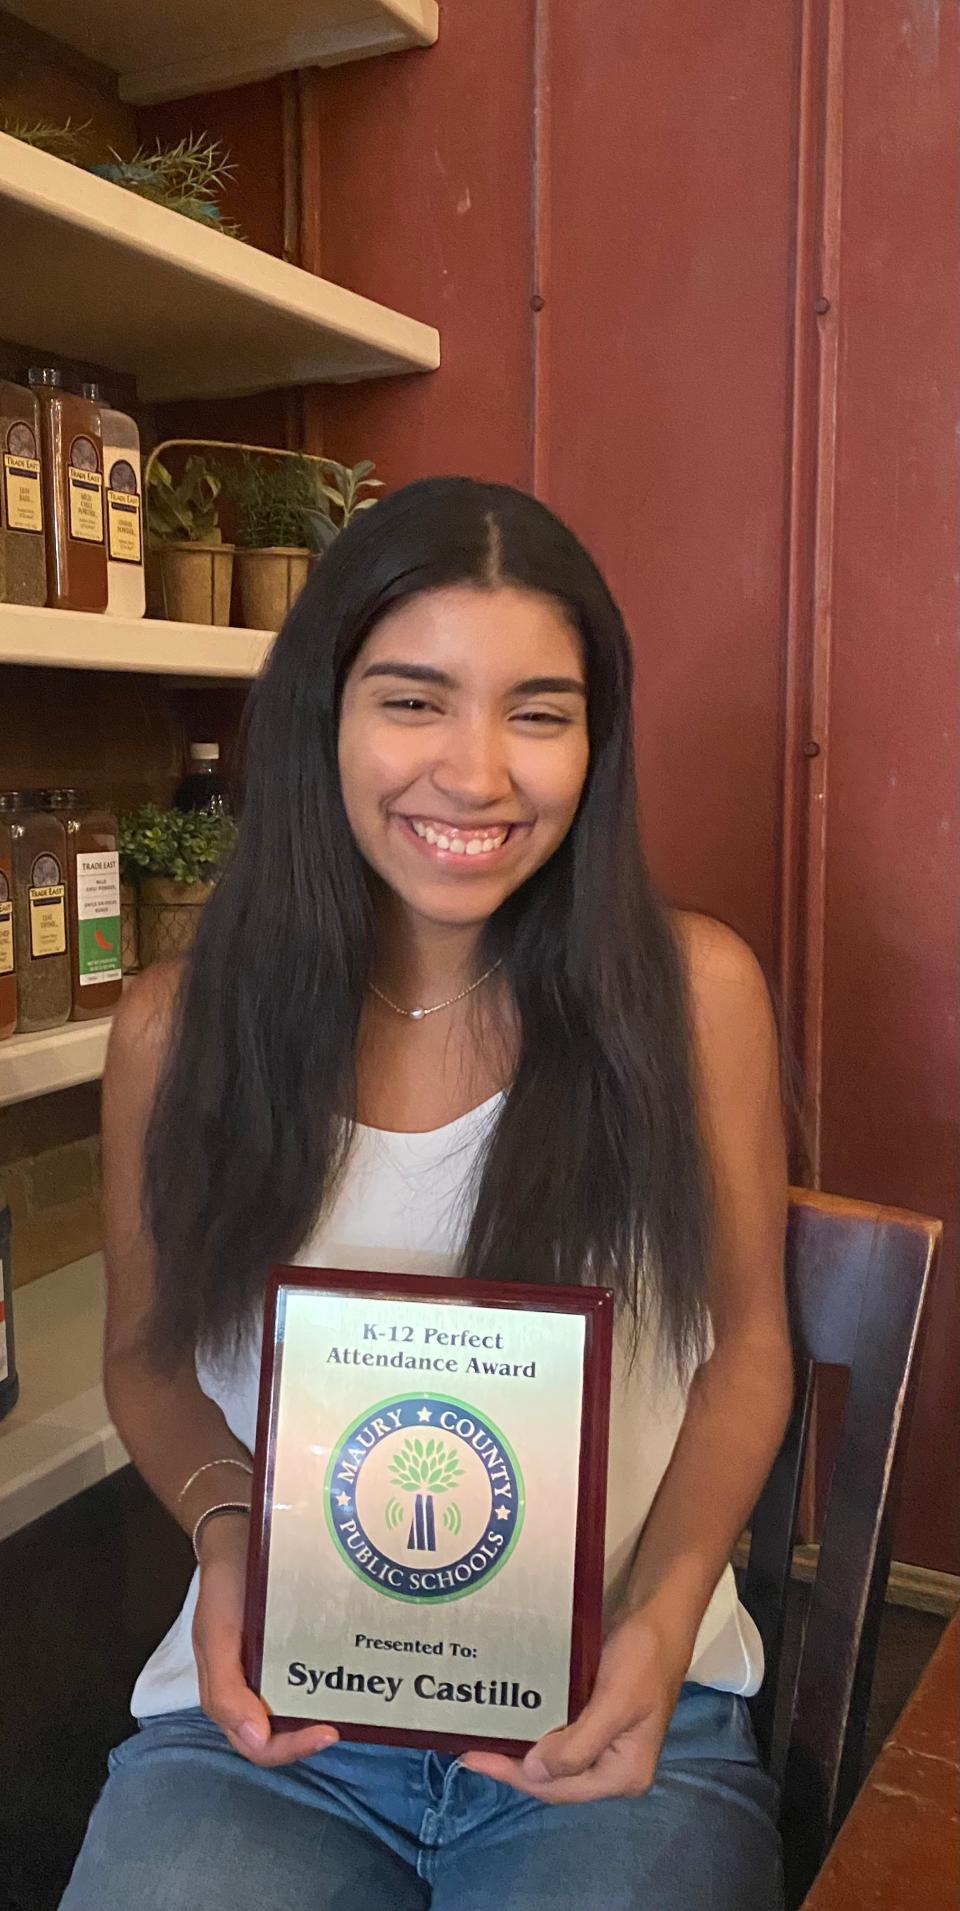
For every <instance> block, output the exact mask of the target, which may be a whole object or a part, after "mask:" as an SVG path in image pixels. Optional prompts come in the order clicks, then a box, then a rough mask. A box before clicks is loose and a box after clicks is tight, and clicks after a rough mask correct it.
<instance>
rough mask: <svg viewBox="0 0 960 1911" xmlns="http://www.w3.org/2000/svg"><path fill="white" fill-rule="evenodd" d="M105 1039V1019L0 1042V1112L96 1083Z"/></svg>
mask: <svg viewBox="0 0 960 1911" xmlns="http://www.w3.org/2000/svg"><path fill="white" fill-rule="evenodd" d="M109 1037H110V1018H109V1016H105V1017H104V1019H103V1021H102V1022H68V1023H67V1024H66V1026H65V1027H64V1028H54V1029H47V1030H46V1031H45V1033H44V1034H42V1035H11V1036H10V1038H9V1040H8V1041H6V1042H0V1108H8V1107H10V1105H11V1104H12V1103H13V1102H20V1101H35V1100H36V1098H37V1096H38V1095H52V1094H55V1093H56V1092H57V1090H58V1089H61V1088H75V1087H76V1086H77V1083H78V1082H95V1081H98V1080H99V1078H100V1076H101V1075H102V1074H103V1065H104V1062H105V1061H106V1057H107V1042H108V1040H109Z"/></svg>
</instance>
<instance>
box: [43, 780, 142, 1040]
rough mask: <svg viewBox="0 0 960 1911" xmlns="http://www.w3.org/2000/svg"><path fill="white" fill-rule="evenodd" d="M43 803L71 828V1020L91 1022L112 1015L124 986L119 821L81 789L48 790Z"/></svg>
mask: <svg viewBox="0 0 960 1911" xmlns="http://www.w3.org/2000/svg"><path fill="white" fill-rule="evenodd" d="M40 803H41V806H42V808H43V809H44V810H45V811H47V812H48V813H50V814H52V815H54V816H57V817H59V819H60V821H61V822H62V824H63V827H64V830H65V832H66V841H67V903H68V918H69V924H70V928H69V935H68V941H69V945H70V976H71V992H72V1002H73V1007H72V1019H73V1021H74V1022H92V1021H95V1020H96V1018H97V1017H98V1016H101V1015H110V1014H112V1012H113V1010H114V1009H115V1008H116V1006H117V1003H118V1002H119V1000H120V994H121V990H122V987H123V970H122V967H121V960H120V853H119V848H118V844H117V819H116V817H115V816H113V815H111V813H110V811H109V810H101V809H92V808H91V807H90V805H89V804H88V803H87V801H86V799H85V797H84V796H83V795H82V794H81V792H80V791H79V790H43V791H41V795H40Z"/></svg>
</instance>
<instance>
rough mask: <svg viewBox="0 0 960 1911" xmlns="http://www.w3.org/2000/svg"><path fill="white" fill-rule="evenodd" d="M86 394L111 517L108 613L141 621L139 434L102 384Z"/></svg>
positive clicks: (87, 389) (143, 597)
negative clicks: (96, 423) (96, 425)
mask: <svg viewBox="0 0 960 1911" xmlns="http://www.w3.org/2000/svg"><path fill="white" fill-rule="evenodd" d="M83 396H84V398H88V399H89V400H90V401H91V403H92V404H94V405H96V406H97V408H98V410H99V413H100V436H101V439H102V440H103V480H104V490H105V494H106V513H107V614H108V616H110V617H142V616H143V614H144V611H145V610H146V607H147V594H146V587H145V584H144V575H143V512H142V506H141V493H142V490H143V481H142V474H141V467H140V433H139V431H138V430H137V427H136V425H135V423H134V421H133V419H132V418H131V417H129V416H128V414H127V412H125V411H114V410H113V409H112V407H111V406H110V405H108V404H107V402H106V398H105V396H104V391H103V386H102V385H84V386H83Z"/></svg>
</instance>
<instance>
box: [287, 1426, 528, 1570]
mask: <svg viewBox="0 0 960 1911" xmlns="http://www.w3.org/2000/svg"><path fill="white" fill-rule="evenodd" d="M324 1503H325V1507H326V1514H327V1524H328V1527H329V1529H330V1534H331V1537H332V1539H333V1542H334V1545H335V1546H336V1549H337V1551H338V1552H339V1554H340V1556H341V1558H342V1559H343V1560H344V1561H345V1563H346V1564H347V1565H348V1566H349V1567H350V1568H351V1570H352V1571H353V1572H355V1573H356V1574H357V1576H358V1578H360V1579H364V1580H366V1581H367V1582H368V1583H370V1584H372V1585H374V1586H376V1588H377V1590H378V1592H382V1593H385V1594H386V1595H387V1597H388V1598H390V1599H405V1600H408V1601H410V1602H411V1603H413V1604H416V1605H426V1604H432V1603H434V1602H436V1603H439V1602H441V1601H444V1600H449V1599H463V1598H465V1596H466V1595H467V1594H468V1593H472V1592H476V1591H477V1589H478V1588H479V1587H480V1586H483V1585H485V1584H486V1582H487V1580H489V1579H492V1578H493V1575H494V1574H495V1573H498V1572H499V1571H500V1568H501V1566H503V1565H504V1564H505V1563H506V1561H507V1559H508V1558H509V1556H510V1554H511V1553H512V1551H513V1548H514V1546H515V1545H516V1543H517V1539H518V1537H519V1534H520V1528H521V1526H522V1524H523V1510H524V1491H523V1477H522V1475H521V1472H520V1467H519V1465H518V1462H517V1458H516V1455H515V1453H514V1452H513V1449H512V1448H511V1446H510V1444H509V1442H508V1441H507V1440H506V1439H505V1437H504V1435H503V1434H502V1433H501V1431H500V1429H499V1427H497V1426H495V1425H494V1423H493V1421H492V1420H490V1419H488V1418H487V1416H486V1415H485V1414H482V1413H479V1412H478V1411H477V1410H476V1408H474V1407H470V1406H467V1405H466V1403H465V1402H464V1401H462V1400H454V1399H451V1398H449V1397H448V1396H447V1395H445V1394H422V1393H409V1394H406V1393H405V1394H397V1395H394V1397H393V1398H392V1399H390V1400H381V1401H380V1402H379V1403H378V1404H377V1405H376V1406H375V1407H371V1408H370V1409H369V1411H368V1412H367V1413H365V1414H363V1415H362V1416H361V1418H360V1419H358V1420H354V1421H353V1423H352V1425H351V1426H349V1427H348V1428H347V1431H346V1432H345V1433H344V1434H343V1436H342V1438H341V1439H340V1440H339V1441H338V1442H337V1443H336V1445H335V1446H334V1449H333V1453H332V1456H331V1459H330V1464H329V1466H328V1468H327V1476H326V1480H325V1482H324Z"/></svg>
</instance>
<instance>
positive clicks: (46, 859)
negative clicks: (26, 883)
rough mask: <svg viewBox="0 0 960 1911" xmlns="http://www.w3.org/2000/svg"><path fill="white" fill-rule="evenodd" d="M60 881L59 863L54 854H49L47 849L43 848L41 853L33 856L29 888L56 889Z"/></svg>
mask: <svg viewBox="0 0 960 1911" xmlns="http://www.w3.org/2000/svg"><path fill="white" fill-rule="evenodd" d="M61 881H62V876H61V871H60V864H59V863H58V861H57V859H56V857H55V856H51V855H50V854H49V852H48V851H47V850H44V851H43V853H42V855H40V856H36V857H35V858H34V863H33V870H32V872H31V885H30V886H31V888H33V889H56V887H57V885H58V884H59V883H60V882H61Z"/></svg>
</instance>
